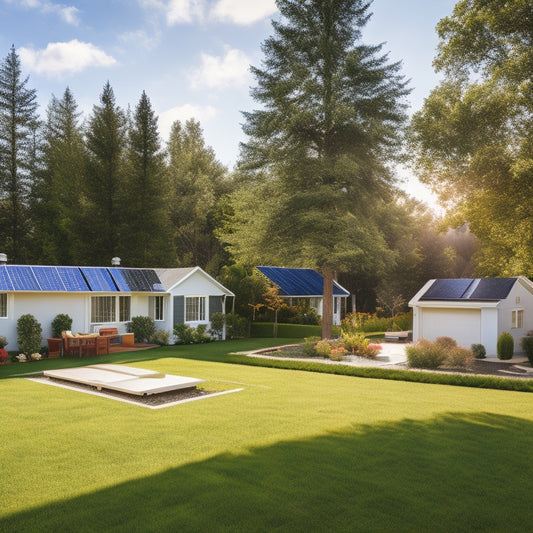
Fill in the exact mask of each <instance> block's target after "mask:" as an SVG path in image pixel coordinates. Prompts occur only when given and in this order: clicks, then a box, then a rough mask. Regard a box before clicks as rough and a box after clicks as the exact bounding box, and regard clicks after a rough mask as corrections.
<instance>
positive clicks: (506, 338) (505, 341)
mask: <svg viewBox="0 0 533 533" xmlns="http://www.w3.org/2000/svg"><path fill="white" fill-rule="evenodd" d="M496 350H497V353H498V359H502V360H504V361H505V360H507V359H511V358H512V357H513V352H514V339H513V336H512V335H511V334H510V333H508V332H507V331H504V332H503V333H501V334H500V336H499V337H498V343H497V345H496Z"/></svg>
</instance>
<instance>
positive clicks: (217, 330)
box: [209, 313, 225, 340]
mask: <svg viewBox="0 0 533 533" xmlns="http://www.w3.org/2000/svg"><path fill="white" fill-rule="evenodd" d="M209 320H210V322H211V329H210V330H209V333H210V334H211V335H213V337H215V338H216V339H218V340H220V339H222V334H223V333H224V322H225V317H224V313H213V314H212V315H211V318H210V319H209Z"/></svg>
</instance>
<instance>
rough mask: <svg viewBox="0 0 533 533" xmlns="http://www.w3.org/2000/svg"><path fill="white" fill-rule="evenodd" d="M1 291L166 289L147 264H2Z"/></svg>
mask: <svg viewBox="0 0 533 533" xmlns="http://www.w3.org/2000/svg"><path fill="white" fill-rule="evenodd" d="M0 291H46V292H117V291H120V292H164V288H163V285H162V284H161V281H160V280H159V277H158V276H157V274H156V272H155V271H154V270H152V269H148V268H109V269H108V268H105V267H74V266H57V267H56V266H29V265H0Z"/></svg>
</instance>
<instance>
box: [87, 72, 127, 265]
mask: <svg viewBox="0 0 533 533" xmlns="http://www.w3.org/2000/svg"><path fill="white" fill-rule="evenodd" d="M126 134H127V121H126V115H125V113H124V111H123V110H122V109H121V108H120V107H119V106H118V105H117V104H116V103H115V95H114V93H113V89H112V88H111V85H110V84H109V82H107V83H106V84H105V86H104V89H103V92H102V94H101V96H100V105H99V106H94V107H93V113H92V116H91V117H90V119H89V124H88V130H87V150H88V160H87V174H86V183H85V189H86V192H87V207H86V209H85V212H84V229H83V237H85V238H84V239H83V241H84V250H85V251H86V252H85V253H86V255H85V256H80V258H79V260H80V261H82V262H92V263H96V264H109V262H110V261H111V258H112V257H114V256H115V255H116V254H117V253H118V245H119V240H120V227H121V224H122V213H123V210H124V209H127V206H126V205H125V202H124V201H122V200H123V199H124V198H123V193H124V187H123V184H124V172H123V170H124V154H125V149H126Z"/></svg>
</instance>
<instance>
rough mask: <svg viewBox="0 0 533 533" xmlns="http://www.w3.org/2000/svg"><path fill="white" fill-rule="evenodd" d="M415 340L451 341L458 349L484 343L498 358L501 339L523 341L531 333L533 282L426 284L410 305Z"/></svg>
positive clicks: (485, 280) (439, 281) (499, 280)
mask: <svg viewBox="0 0 533 533" xmlns="http://www.w3.org/2000/svg"><path fill="white" fill-rule="evenodd" d="M409 306H410V307H412V308H413V340H414V341H416V340H418V339H422V338H423V339H428V340H430V341H434V340H435V339H436V338H437V337H451V338H453V339H455V340H456V341H457V343H458V344H459V346H464V347H466V348H470V346H471V345H472V344H483V346H485V349H486V350H487V355H489V356H494V355H496V345H497V341H498V336H499V335H500V333H502V332H503V331H508V332H509V333H511V334H512V335H513V338H514V340H515V351H520V339H521V337H522V336H524V335H525V334H526V333H527V332H528V331H530V330H532V329H533V283H531V281H530V280H528V279H527V278H525V277H522V276H521V277H517V278H478V279H437V280H434V279H433V280H430V281H428V282H427V283H426V284H425V285H424V287H422V289H421V290H420V291H419V292H418V293H417V294H416V295H415V296H414V298H413V299H412V300H411V301H410V302H409Z"/></svg>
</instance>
